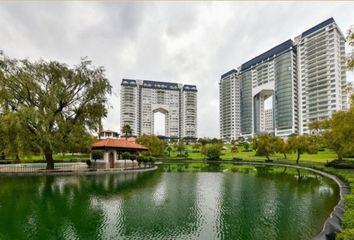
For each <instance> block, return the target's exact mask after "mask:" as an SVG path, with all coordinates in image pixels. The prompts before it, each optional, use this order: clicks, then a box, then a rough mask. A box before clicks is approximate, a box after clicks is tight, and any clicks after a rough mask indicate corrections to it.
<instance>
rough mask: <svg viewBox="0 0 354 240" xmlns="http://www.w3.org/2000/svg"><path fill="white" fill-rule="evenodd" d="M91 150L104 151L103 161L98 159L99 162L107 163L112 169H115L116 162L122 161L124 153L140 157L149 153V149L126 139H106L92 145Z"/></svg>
mask: <svg viewBox="0 0 354 240" xmlns="http://www.w3.org/2000/svg"><path fill="white" fill-rule="evenodd" d="M91 150H101V151H103V159H98V161H99V162H105V163H107V165H108V164H109V166H110V168H113V167H114V164H115V162H117V161H118V160H119V159H121V154H122V153H123V152H129V153H131V154H135V155H138V154H139V152H141V151H147V150H148V149H147V148H146V147H145V146H143V145H140V144H137V143H135V142H133V141H129V140H126V139H124V138H106V139H101V140H98V141H97V142H95V143H94V144H92V146H91Z"/></svg>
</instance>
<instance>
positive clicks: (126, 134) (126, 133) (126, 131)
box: [122, 124, 133, 139]
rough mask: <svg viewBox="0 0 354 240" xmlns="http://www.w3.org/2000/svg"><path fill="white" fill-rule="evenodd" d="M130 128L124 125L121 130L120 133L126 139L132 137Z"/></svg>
mask: <svg viewBox="0 0 354 240" xmlns="http://www.w3.org/2000/svg"><path fill="white" fill-rule="evenodd" d="M132 132H133V131H132V128H131V127H130V125H129V124H124V126H123V128H122V133H123V134H124V137H125V138H126V139H127V138H128V137H130V136H131V135H132Z"/></svg>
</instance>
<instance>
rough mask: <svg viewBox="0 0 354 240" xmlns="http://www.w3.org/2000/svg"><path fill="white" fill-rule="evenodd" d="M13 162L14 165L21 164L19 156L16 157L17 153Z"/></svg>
mask: <svg viewBox="0 0 354 240" xmlns="http://www.w3.org/2000/svg"><path fill="white" fill-rule="evenodd" d="M15 162H16V163H20V162H21V159H20V156H19V155H18V153H16V156H15Z"/></svg>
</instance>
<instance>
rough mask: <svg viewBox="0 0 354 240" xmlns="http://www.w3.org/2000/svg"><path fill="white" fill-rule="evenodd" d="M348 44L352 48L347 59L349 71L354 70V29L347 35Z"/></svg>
mask: <svg viewBox="0 0 354 240" xmlns="http://www.w3.org/2000/svg"><path fill="white" fill-rule="evenodd" d="M347 43H348V45H349V46H351V47H352V49H351V53H350V54H349V56H348V58H347V67H348V69H349V70H352V71H353V70H354V27H352V28H350V29H349V31H348V34H347Z"/></svg>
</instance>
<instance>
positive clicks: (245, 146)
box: [243, 142, 250, 152]
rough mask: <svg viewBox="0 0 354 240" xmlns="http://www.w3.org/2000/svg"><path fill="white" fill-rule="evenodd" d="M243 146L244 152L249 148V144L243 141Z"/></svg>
mask: <svg viewBox="0 0 354 240" xmlns="http://www.w3.org/2000/svg"><path fill="white" fill-rule="evenodd" d="M243 148H244V149H245V151H246V152H248V151H249V149H250V144H249V143H248V142H244V143H243Z"/></svg>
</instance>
